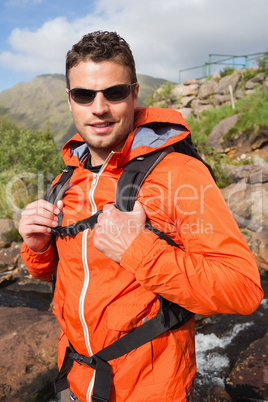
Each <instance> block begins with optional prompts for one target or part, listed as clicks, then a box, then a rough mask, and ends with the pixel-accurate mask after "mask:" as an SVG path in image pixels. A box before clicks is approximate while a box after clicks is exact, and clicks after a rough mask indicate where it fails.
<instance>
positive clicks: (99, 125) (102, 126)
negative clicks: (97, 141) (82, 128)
mask: <svg viewBox="0 0 268 402" xmlns="http://www.w3.org/2000/svg"><path fill="white" fill-rule="evenodd" d="M111 124H113V123H110V122H107V123H101V124H91V126H92V127H96V128H104V127H108V126H110V125H111Z"/></svg>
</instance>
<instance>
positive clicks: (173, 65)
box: [0, 0, 268, 81]
mask: <svg viewBox="0 0 268 402" xmlns="http://www.w3.org/2000/svg"><path fill="white" fill-rule="evenodd" d="M23 1H32V2H33V1H35V2H40V1H42V0H23ZM267 14H268V2H267V1H266V0H255V1H254V2H252V1H251V0H236V1H233V0H217V1H215V0H164V1H162V0H146V1H144V0H135V2H134V1H131V2H125V0H113V1H110V0H99V1H98V2H97V3H96V8H95V10H94V12H93V13H92V14H89V15H86V16H85V17H83V18H79V19H76V20H74V21H72V22H70V21H68V20H67V19H66V18H65V17H60V18H56V19H53V20H51V21H47V22H46V23H45V24H43V25H42V26H41V27H40V28H39V29H37V30H36V31H29V30H23V29H15V30H14V31H12V33H11V34H10V37H9V44H10V48H11V50H10V51H8V52H3V53H1V54H0V64H1V65H2V66H5V67H6V68H9V69H12V70H15V71H25V72H29V71H31V72H33V73H36V74H40V73H63V72H64V61H65V55H66V51H67V50H68V49H69V48H70V47H71V46H72V44H73V43H75V42H76V41H78V40H79V39H80V38H81V36H82V35H83V34H85V33H87V32H90V31H94V30H98V29H103V30H115V31H117V32H118V33H119V34H120V35H122V36H123V37H124V38H125V39H126V40H127V41H128V42H129V44H130V46H131V48H132V51H133V53H134V57H135V59H136V65H137V70H138V72H140V73H143V74H148V75H152V76H155V77H163V78H167V79H170V80H174V81H177V80H178V71H179V69H183V68H187V67H192V66H195V65H201V64H203V63H204V62H206V61H207V57H208V54H209V53H223V54H227V53H228V54H247V53H254V52H259V51H267V43H266V39H267V36H268V24H267Z"/></svg>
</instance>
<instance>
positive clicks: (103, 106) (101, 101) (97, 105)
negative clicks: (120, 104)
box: [91, 92, 109, 115]
mask: <svg viewBox="0 0 268 402" xmlns="http://www.w3.org/2000/svg"><path fill="white" fill-rule="evenodd" d="M91 111H92V113H93V114H95V115H103V114H105V113H108V112H109V102H108V101H107V99H106V98H105V96H104V95H103V93H102V92H97V93H96V96H95V99H94V101H93V103H92V105H91Z"/></svg>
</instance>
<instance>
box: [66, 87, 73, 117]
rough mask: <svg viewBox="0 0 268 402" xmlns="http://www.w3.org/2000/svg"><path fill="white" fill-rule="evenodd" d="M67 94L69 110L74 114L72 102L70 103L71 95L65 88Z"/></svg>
mask: <svg viewBox="0 0 268 402" xmlns="http://www.w3.org/2000/svg"><path fill="white" fill-rule="evenodd" d="M65 92H66V94H67V97H68V104H69V110H70V112H71V113H72V105H71V101H70V95H69V91H68V88H65Z"/></svg>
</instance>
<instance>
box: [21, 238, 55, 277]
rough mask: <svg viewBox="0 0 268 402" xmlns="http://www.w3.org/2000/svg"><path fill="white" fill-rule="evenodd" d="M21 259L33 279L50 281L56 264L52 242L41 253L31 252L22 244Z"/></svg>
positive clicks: (53, 243)
mask: <svg viewBox="0 0 268 402" xmlns="http://www.w3.org/2000/svg"><path fill="white" fill-rule="evenodd" d="M21 258H22V260H23V262H24V264H25V266H26V268H27V270H28V271H29V273H30V274H31V275H32V276H33V277H34V278H36V279H41V280H43V281H47V282H50V281H51V275H52V274H53V273H54V272H55V270H56V266H57V263H58V253H57V250H56V246H55V242H54V241H52V242H51V243H50V245H49V247H48V249H47V250H46V251H44V252H42V253H36V252H34V251H32V250H31V249H30V248H29V247H27V246H26V244H25V243H24V242H23V243H22V245H21Z"/></svg>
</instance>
